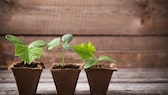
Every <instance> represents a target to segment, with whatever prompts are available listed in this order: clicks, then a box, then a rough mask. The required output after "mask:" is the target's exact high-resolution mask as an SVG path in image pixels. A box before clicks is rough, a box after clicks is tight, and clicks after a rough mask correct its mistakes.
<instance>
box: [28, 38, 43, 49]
mask: <svg viewBox="0 0 168 95" xmlns="http://www.w3.org/2000/svg"><path fill="white" fill-rule="evenodd" d="M45 45H46V43H45V42H44V41H43V40H37V41H34V42H32V43H30V44H29V48H31V47H42V46H45Z"/></svg>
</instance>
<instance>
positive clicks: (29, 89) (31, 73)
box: [10, 66, 43, 95]
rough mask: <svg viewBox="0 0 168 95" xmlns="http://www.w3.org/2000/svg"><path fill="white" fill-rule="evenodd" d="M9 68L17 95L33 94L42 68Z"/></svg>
mask: <svg viewBox="0 0 168 95" xmlns="http://www.w3.org/2000/svg"><path fill="white" fill-rule="evenodd" d="M10 69H12V72H13V75H14V77H15V80H16V84H17V88H18V91H19V95H35V94H36V90H37V85H38V82H39V78H40V75H41V72H42V69H43V68H42V67H39V68H30V67H14V66H11V67H10Z"/></svg>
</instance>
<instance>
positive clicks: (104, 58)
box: [98, 55, 116, 63]
mask: <svg viewBox="0 0 168 95" xmlns="http://www.w3.org/2000/svg"><path fill="white" fill-rule="evenodd" d="M98 60H99V61H103V60H104V61H109V62H113V63H116V61H115V60H114V59H112V58H110V57H108V56H105V55H102V56H100V57H99V59H98Z"/></svg>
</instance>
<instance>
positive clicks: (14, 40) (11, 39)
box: [5, 35, 25, 45]
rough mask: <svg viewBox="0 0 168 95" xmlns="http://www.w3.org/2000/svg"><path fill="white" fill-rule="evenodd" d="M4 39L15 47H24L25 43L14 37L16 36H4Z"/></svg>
mask: <svg viewBox="0 0 168 95" xmlns="http://www.w3.org/2000/svg"><path fill="white" fill-rule="evenodd" d="M5 38H6V39H7V40H9V41H10V42H12V43H13V44H14V45H16V44H20V45H25V43H24V42H23V41H22V40H21V39H19V38H18V37H16V36H13V35H6V36H5Z"/></svg>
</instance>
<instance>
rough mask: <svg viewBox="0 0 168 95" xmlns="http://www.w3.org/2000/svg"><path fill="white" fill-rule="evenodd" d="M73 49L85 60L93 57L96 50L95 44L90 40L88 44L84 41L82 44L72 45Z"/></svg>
mask: <svg viewBox="0 0 168 95" xmlns="http://www.w3.org/2000/svg"><path fill="white" fill-rule="evenodd" d="M72 48H73V50H74V51H75V52H76V53H77V54H79V55H80V56H81V58H82V59H83V60H88V59H90V58H93V57H94V56H93V55H94V52H95V51H96V48H95V46H94V45H93V44H92V43H91V42H89V43H88V44H85V43H82V44H81V45H75V46H72Z"/></svg>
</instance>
